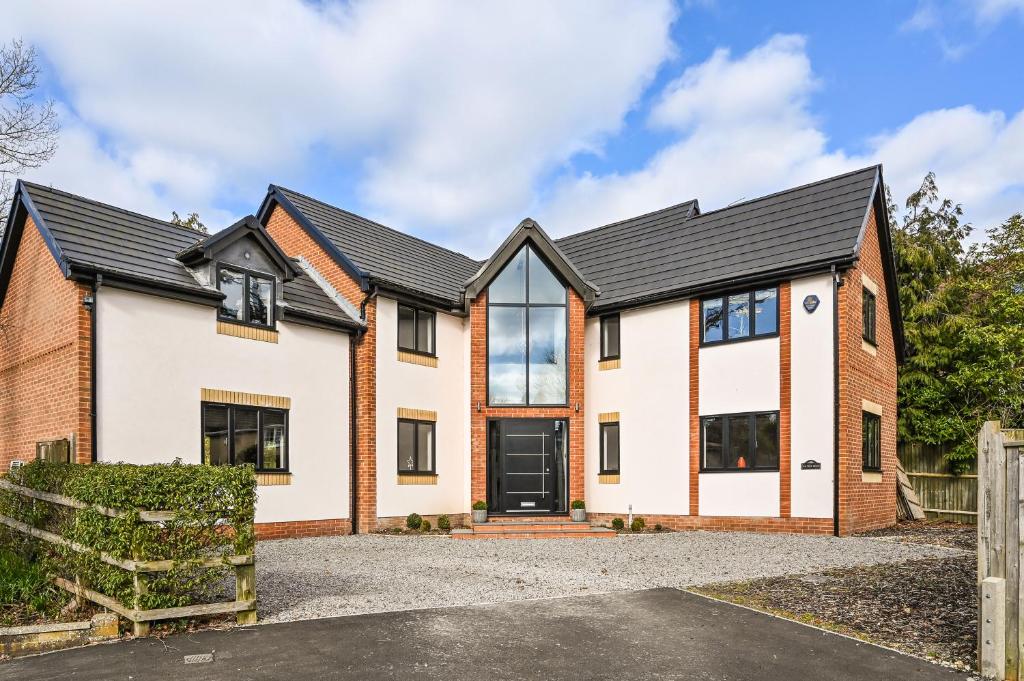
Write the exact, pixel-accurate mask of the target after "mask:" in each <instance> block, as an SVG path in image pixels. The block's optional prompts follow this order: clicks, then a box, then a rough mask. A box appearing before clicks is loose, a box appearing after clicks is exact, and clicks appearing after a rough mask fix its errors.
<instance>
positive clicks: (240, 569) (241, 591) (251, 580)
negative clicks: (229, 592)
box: [235, 562, 256, 624]
mask: <svg viewBox="0 0 1024 681" xmlns="http://www.w3.org/2000/svg"><path fill="white" fill-rule="evenodd" d="M235 600H236V601H255V600H256V564H255V562H253V563H252V564H251V565H237V566H235ZM235 621H236V622H238V624H256V608H253V609H252V610H239V611H238V614H237V615H236V617H235Z"/></svg>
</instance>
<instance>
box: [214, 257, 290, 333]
mask: <svg viewBox="0 0 1024 681" xmlns="http://www.w3.org/2000/svg"><path fill="white" fill-rule="evenodd" d="M274 282H275V279H274V277H273V276H271V275H269V274H262V273H260V272H251V271H249V270H243V269H241V268H237V267H230V266H226V265H221V266H218V267H217V289H218V290H219V291H220V292H221V293H223V294H224V300H223V301H222V302H221V304H220V310H219V311H218V313H217V314H218V316H219V317H220V318H221V319H223V320H225V321H231V322H236V323H240V324H251V325H253V326H265V327H273V326H274V300H275V298H276V296H275V291H274V285H275V283H274Z"/></svg>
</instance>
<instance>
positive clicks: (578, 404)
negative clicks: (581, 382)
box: [576, 402, 580, 414]
mask: <svg viewBox="0 0 1024 681" xmlns="http://www.w3.org/2000/svg"><path fill="white" fill-rule="evenodd" d="M576 413H577V414H578V413H580V403H579V402H577V403H576Z"/></svg>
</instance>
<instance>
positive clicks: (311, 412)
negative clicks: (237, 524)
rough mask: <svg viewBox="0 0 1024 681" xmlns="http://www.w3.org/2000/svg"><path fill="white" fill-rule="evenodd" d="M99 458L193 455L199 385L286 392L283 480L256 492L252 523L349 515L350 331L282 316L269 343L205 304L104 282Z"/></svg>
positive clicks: (154, 459)
mask: <svg viewBox="0 0 1024 681" xmlns="http://www.w3.org/2000/svg"><path fill="white" fill-rule="evenodd" d="M97 301H98V306H97V347H96V353H97V354H96V359H97V363H98V372H97V375H98V376H97V390H98V400H97V403H98V407H99V409H98V415H97V419H98V424H97V425H98V428H97V437H98V443H97V444H98V446H97V453H98V458H99V460H100V461H107V462H117V461H123V462H128V463H136V464H146V463H160V462H170V461H173V460H174V459H175V458H180V459H181V460H182V461H184V462H186V463H199V462H200V443H201V433H200V428H201V426H200V411H201V409H200V390H201V389H202V388H214V389H224V390H237V391H241V392H250V393H259V394H264V395H279V396H284V397H290V398H291V401H292V402H291V403H292V407H291V411H290V412H289V414H288V429H289V430H288V445H289V448H290V451H289V453H288V459H289V467H290V469H291V473H292V484H291V485H280V486H268V487H260V488H259V489H258V493H259V500H258V502H257V507H256V522H261V523H262V522H285V521H295V520H324V519H336V518H348V516H349V497H348V495H349V437H348V435H349V433H348V424H349V401H348V389H349V388H348V367H349V337H348V335H346V334H344V333H340V332H335V331H326V330H321V329H315V328H310V327H307V326H300V325H298V324H289V323H287V322H281V323H279V324H278V325H277V328H278V331H279V342H278V343H265V342H261V341H254V340H247V339H243V338H235V337H232V336H223V335H219V334H217V332H216V328H217V318H216V312H215V310H214V309H213V308H211V307H206V306H201V305H193V304H190V303H184V302H178V301H174V300H169V299H166V298H159V297H156V296H149V295H144V294H140V293H133V292H128V291H122V290H119V289H114V288H109V287H105V288H101V289H100V291H99V294H98V296H97Z"/></svg>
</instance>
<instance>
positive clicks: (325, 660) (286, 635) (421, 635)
mask: <svg viewBox="0 0 1024 681" xmlns="http://www.w3.org/2000/svg"><path fill="white" fill-rule="evenodd" d="M211 653H212V656H211V657H212V661H207V662H199V663H192V664H186V663H185V661H184V656H186V655H197V654H206V655H210V654H211ZM0 678H2V679H18V680H19V681H37V680H38V681H42V680H44V679H45V680H47V681H56V680H60V679H75V680H76V681H77V680H81V681H93V680H96V681H99V680H103V681H110V680H120V679H124V680H128V679H131V680H132V681H149V680H151V679H152V680H171V679H174V680H177V679H189V681H203V680H211V681H212V680H217V681H222V680H223V681H230V680H233V679H311V680H312V679H409V678H416V679H446V680H452V681H456V680H461V679H465V680H467V681H480V680H481V679H485V680H486V681H493V680H497V679H616V680H620V679H695V680H696V679H699V680H705V679H706V680H716V681H745V680H747V679H750V680H754V679H756V680H758V681H799V680H802V679H813V680H815V681H817V680H822V681H833V680H834V681H886V680H892V681H907V680H915V681H916V680H920V681H931V680H933V679H934V680H947V681H952V680H954V679H966V678H968V677H966V676H964V675H962V674H957V673H955V672H952V671H950V670H947V669H944V668H942V667H938V666H936V665H933V664H931V663H929V662H925V661H923V660H918V659H916V658H912V657H907V656H905V655H901V654H899V653H896V652H893V651H890V650H887V649H884V648H879V647H876V646H872V645H868V644H865V643H861V642H859V641H855V640H853V639H849V638H845V637H842V636H837V635H835V634H831V633H827V632H823V631H820V630H817V629H813V628H811V627H807V626H804V625H801V624H797V623H795V622H790V621H787V620H782V619H778V618H774V617H771V616H770V615H765V614H763V613H758V612H754V611H751V610H747V609H744V608H740V607H737V606H733V605H729V604H725V603H720V602H717V601H711V600H708V599H705V598H703V597H701V596H697V595H694V594H690V593H687V592H683V591H678V590H675V589H667V588H665V589H653V590H648V591H634V592H624V593H613V594H600V595H592V596H573V597H568V598H557V599H545V600H533V601H518V602H508V603H499V604H493V605H476V606H464V607H453V608H436V609H430V610H416V611H408V612H390V613H376V614H370V615H357V616H352V617H336V618H329V619H319V620H311V621H304V622H289V623H283V624H268V625H263V626H257V627H250V628H246V629H233V630H227V631H219V632H218V631H207V632H200V633H194V634H182V635H177V636H173V637H169V638H168V639H166V640H165V641H163V642H161V641H157V640H153V639H143V640H139V641H133V642H131V643H126V644H112V645H102V646H94V647H90V648H80V649H77V650H71V651H66V652H61V653H52V654H49V655H44V656H40V657H34V658H22V659H20V660H15V661H13V662H9V663H6V664H0Z"/></svg>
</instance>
